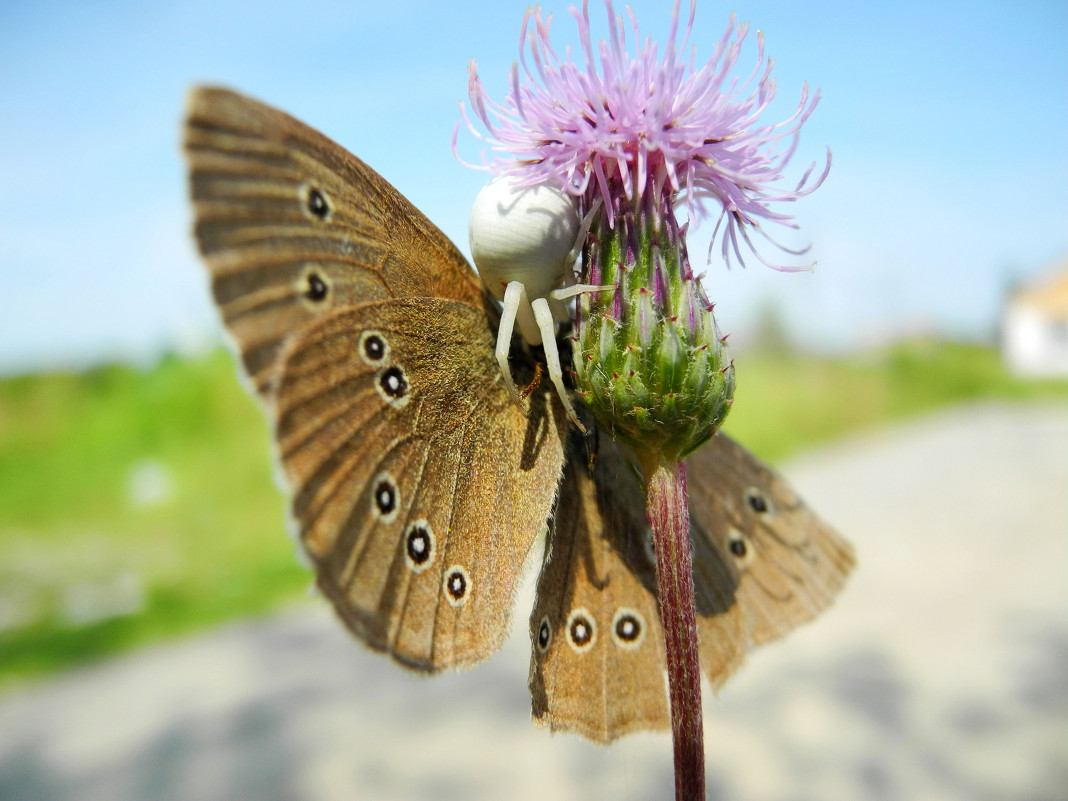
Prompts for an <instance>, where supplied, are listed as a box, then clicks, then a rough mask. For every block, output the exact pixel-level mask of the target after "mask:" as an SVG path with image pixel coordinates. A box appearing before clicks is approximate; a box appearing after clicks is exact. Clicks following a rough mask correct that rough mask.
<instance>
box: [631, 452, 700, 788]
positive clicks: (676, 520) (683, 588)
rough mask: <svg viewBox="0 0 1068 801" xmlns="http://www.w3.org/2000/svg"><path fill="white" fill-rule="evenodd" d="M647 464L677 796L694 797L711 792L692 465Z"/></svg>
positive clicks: (673, 463)
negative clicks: (693, 551)
mask: <svg viewBox="0 0 1068 801" xmlns="http://www.w3.org/2000/svg"><path fill="white" fill-rule="evenodd" d="M642 467H643V468H644V471H645V482H646V484H645V486H646V505H647V509H646V513H647V515H648V517H649V525H650V526H652V529H653V544H654V546H655V548H656V585H657V589H658V592H659V595H660V619H661V620H662V621H663V624H664V641H665V646H666V650H667V669H668V694H669V696H670V698H671V737H672V742H673V744H674V749H675V799H676V801H693V800H694V799H704V797H705V748H704V730H703V728H702V721H701V666H700V661H699V659H698V649H697V618H696V613H695V608H694V592H693V567H692V559H691V556H690V512H689V508H688V506H687V500H686V468H685V466H684V465H683V463H682V461H681V460H670V461H666V462H665V461H663V460H659V459H656V460H653V461H650V462H644V461H643V464H642Z"/></svg>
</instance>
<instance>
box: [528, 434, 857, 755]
mask: <svg viewBox="0 0 1068 801" xmlns="http://www.w3.org/2000/svg"><path fill="white" fill-rule="evenodd" d="M593 457H594V458H592V459H587V458H585V457H584V451H583V449H582V448H581V447H574V443H573V447H572V450H571V456H570V459H569V462H568V464H567V467H566V470H565V475H564V479H563V482H562V484H561V491H560V499H559V502H558V505H557V509H556V513H555V515H554V519H553V528H552V531H551V533H550V539H549V542H548V545H547V554H546V561H545V564H544V565H543V567H542V574H541V577H540V579H539V583H538V597H537V601H536V605H535V609H534V613H533V615H532V616H531V620H530V626H531V639H532V641H533V656H532V660H531V672H530V688H531V697H532V703H533V710H534V716H535V719H536V720H538V721H540V722H542V723H545V724H547V725H549V726H550V727H552V728H553V729H562V730H566V731H574V732H577V733H579V734H582V735H584V736H585V737H588V738H589V739H591V740H594V741H597V742H609V741H611V740H613V739H615V738H617V737H620V736H622V735H624V734H627V733H629V732H631V731H636V730H641V729H665V728H667V727H668V725H669V723H670V718H669V716H668V701H667V685H666V680H665V678H664V670H665V657H664V650H663V648H664V646H663V629H662V626H661V623H660V618H659V607H658V603H657V600H656V578H655V558H656V557H655V552H654V550H653V548H652V541H651V536H650V531H649V528H648V526H647V525H646V522H645V512H644V503H643V500H642V499H643V492H642V489H641V483H640V480H639V479H638V477H637V473H636V471H635V470H634V469H633V468H632V467H630V465H629V464H628V463H627V460H626V457H625V456H624V454H623V452H622V450H621V449H620V447H619V445H617V444H616V443H614V442H612V441H610V440H607V438H603V437H602V438H601V440H600V442H599V444H598V445H597V447H596V449H595V452H594V454H593ZM591 462H592V464H593V467H592V468H591V467H589V464H590V463H591ZM687 476H688V485H689V498H690V515H691V527H692V529H691V541H692V545H693V577H694V591H695V601H696V611H697V630H698V639H699V648H700V659H701V667H702V670H703V671H704V673H705V675H706V676H707V677H708V678H709V680H710V681H711V683H712V685H713V687H716V688H718V687H720V686H721V685H722V684H723V683H724V682H725V681H726V680H727V679H728V678H729V677H730V676H731V675H732V674H733V673H734V672H735V671H736V670H737V669H738V668H739V667H741V665H742V663H743V661H744V660H745V655H746V653H747V652H748V651H749V649H750V648H752V647H753V646H756V645H760V644H762V643H764V642H768V641H770V640H772V639H775V638H777V637H780V636H782V635H784V634H786V633H787V632H789V631H790V630H792V629H793V628H796V627H797V626H798V625H800V624H801V623H804V622H806V621H808V620H811V619H812V618H813V617H815V616H816V615H817V614H818V613H819V612H820V611H821V610H822V609H824V608H825V607H826V606H828V605H829V604H830V602H831V601H832V600H833V598H834V596H835V595H836V594H837V593H838V591H839V590H840V589H841V587H842V585H843V583H844V581H845V578H846V576H847V575H848V573H849V572H850V570H851V569H852V566H853V555H852V549H851V548H850V546H849V544H848V543H847V542H845V541H844V540H843V539H842V538H841V537H839V536H838V535H837V534H836V533H835V532H834V531H833V530H832V529H831V528H830V527H829V526H828V525H827V524H826V523H824V522H823V521H822V520H820V519H819V518H818V517H816V515H815V514H814V513H812V512H811V511H810V510H809V509H808V508H807V507H806V506H805V505H804V504H803V502H802V501H801V500H800V499H799V498H798V497H797V495H796V493H795V492H794V491H793V490H792V489H791V488H790V486H789V485H788V484H787V483H786V482H785V481H783V479H781V478H780V477H779V476H778V475H777V474H775V473H774V472H773V471H772V470H771V469H770V468H768V467H766V466H765V465H763V464H762V463H761V462H760V461H759V460H758V459H757V458H756V457H755V456H753V455H752V454H750V453H749V452H748V451H746V450H745V449H744V448H742V447H741V446H739V445H737V444H736V443H735V442H734V441H732V440H731V439H730V438H729V437H727V436H726V435H724V434H717V435H716V436H715V437H713V438H712V440H710V441H709V442H708V443H707V444H705V445H704V446H702V447H701V448H700V449H698V450H697V451H696V452H695V453H694V454H692V455H691V456H690V457H689V458H688V459H687ZM628 610H633V611H634V612H636V613H637V614H635V615H633V620H629V619H628V614H629V613H628ZM576 619H582V620H585V621H588V622H589V624H590V626H589V629H590V631H592V632H593V635H594V636H593V637H592V641H591V642H590V643H589V644H588V645H587V646H585V647H575V646H576V643H575V636H576V632H575V631H574V630H573V628H572V627H573V625H574V623H575V621H576ZM609 621H613V622H614V624H615V626H614V627H611V628H610V626H611V625H612V624H611V623H609ZM634 621H640V623H641V630H642V631H643V632H644V639H643V640H642V644H641V645H639V646H638V647H637V648H631V649H627V648H624V647H621V646H625V645H627V644H629V642H628V639H627V637H628V635H633V633H634V632H637V631H638V630H639V629H638V628H635V624H634ZM620 624H622V625H620ZM578 633H579V634H582V633H583V630H582V629H581V628H580V629H579V631H578ZM646 643H648V644H654V643H655V647H654V648H651V649H647V648H646V647H645V644H646Z"/></svg>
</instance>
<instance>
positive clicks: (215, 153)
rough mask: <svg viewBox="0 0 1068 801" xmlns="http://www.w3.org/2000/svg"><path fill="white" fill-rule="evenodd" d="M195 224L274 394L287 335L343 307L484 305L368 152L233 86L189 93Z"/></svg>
mask: <svg viewBox="0 0 1068 801" xmlns="http://www.w3.org/2000/svg"><path fill="white" fill-rule="evenodd" d="M185 149H186V154H187V157H188V159H189V164H190V172H191V189H192V195H193V206H194V212H195V231H196V238H197V243H198V245H199V247H200V251H201V254H202V255H203V257H204V260H205V262H206V263H207V265H208V268H209V270H210V272H211V283H212V292H213V294H214V297H215V301H216V303H217V304H218V306H219V309H220V311H221V313H222V317H223V321H224V322H225V323H226V326H227V328H228V330H229V331H230V333H231V334H232V336H233V337H234V339H235V340H236V342H237V345H238V347H239V348H240V352H241V357H242V361H243V363H244V366H245V368H246V371H247V372H248V374H249V376H250V378H251V379H252V383H253V386H254V387H255V388H256V390H257V392H258V393H259V395H260V396H261V398H263V399H264V400H265V401H268V402H270V401H271V400H272V399H273V388H274V382H275V381H276V379H277V368H278V357H279V354H280V352H281V347H282V345H283V343H284V342H285V340H286V339H287V338H289V337H291V336H293V335H294V334H295V333H296V332H298V331H299V330H301V328H302V327H303V326H304V325H306V324H307V323H308V322H309V321H311V320H313V319H316V318H317V317H319V316H321V315H322V314H325V313H327V312H329V311H331V310H332V309H336V308H342V307H345V306H348V305H352V304H356V303H364V302H367V301H370V300H376V299H385V298H390V297H414V296H430V297H440V298H451V299H455V300H459V301H462V302H467V303H470V304H473V305H477V304H480V303H481V300H480V296H481V294H482V289H481V284H480V282H479V279H478V277H477V276H476V275H475V274H474V272H473V271H472V270H471V268H470V267H469V266H468V264H467V262H466V261H465V260H464V258H463V256H462V255H461V254H460V252H459V251H458V250H457V249H456V248H455V247H454V246H453V245H452V243H451V242H450V241H449V240H448V238H447V237H445V236H444V235H443V234H442V233H441V232H440V231H438V229H437V228H435V227H434V226H433V224H431V223H430V222H429V221H428V220H427V219H426V217H424V216H423V215H422V213H420V212H419V211H418V210H417V209H416V208H415V207H414V206H412V205H411V204H410V203H409V202H408V201H407V200H405V199H404V197H403V196H401V194H400V193H399V192H397V191H396V190H395V189H394V188H393V187H392V186H390V185H389V184H388V183H387V182H386V181H385V180H384V179H383V178H382V177H381V176H379V175H378V174H377V173H376V172H375V171H374V170H372V169H371V168H369V167H368V166H367V165H366V164H364V163H363V162H362V161H360V160H359V159H357V158H356V157H355V156H353V155H351V154H350V153H348V152H347V151H345V150H344V149H343V148H341V147H340V146H338V145H336V144H335V143H333V142H331V141H330V140H329V139H327V138H326V137H324V136H322V135H321V134H320V133H318V132H317V131H315V130H313V129H312V128H309V127H308V126H306V125H304V124H302V123H300V122H298V121H297V120H295V119H293V118H292V117H290V116H288V115H287V114H284V113H282V112H281V111H278V110H276V109H273V108H271V107H269V106H266V105H263V104H262V103H258V102H256V101H255V100H251V99H249V98H247V97H243V96H241V95H238V94H236V93H234V92H230V91H227V90H225V89H213V88H201V89H197V90H194V91H193V92H192V94H191V95H190V99H189V111H188V117H187V121H186V128H185Z"/></svg>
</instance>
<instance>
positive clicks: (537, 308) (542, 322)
mask: <svg viewBox="0 0 1068 801" xmlns="http://www.w3.org/2000/svg"><path fill="white" fill-rule="evenodd" d="M531 306H532V308H533V309H534V319H535V320H537V321H538V328H540V329H541V344H542V347H543V348H544V349H545V363H546V366H547V367H548V368H549V378H550V379H552V382H553V386H555V387H556V394H557V395H559V396H560V402H561V403H563V404H564V410H565V411H566V412H567V416H568V417H569V418H570V419H571V422H572V423H574V424H575V425H577V426H578V427H579V431H581V432H582V433H583V434H585V433H586V427H585V426H584V425H582V423H580V422H579V419H578V415H577V414H575V407H574V406H572V405H571V398H570V397H569V396H568V393H567V387H565V386H564V372H563V370H562V369H561V367H560V351H559V350H558V349H557V347H556V320H554V319H553V313H552V310H551V309H550V308H549V301H547V300H546V299H545V298H537V299H536V300H535V301H534V302H533V303H532V304H531Z"/></svg>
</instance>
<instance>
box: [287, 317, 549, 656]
mask: <svg viewBox="0 0 1068 801" xmlns="http://www.w3.org/2000/svg"><path fill="white" fill-rule="evenodd" d="M490 345H491V342H490V332H489V329H488V327H487V322H486V315H485V313H484V312H482V311H481V310H478V309H475V308H472V307H470V306H467V305H466V304H463V303H458V302H456V301H451V300H443V299H440V298H412V299H407V300H387V301H376V302H374V303H366V304H361V305H359V306H354V307H351V308H345V309H339V310H337V311H335V312H333V313H331V314H329V315H326V316H325V317H323V318H322V319H321V320H319V321H317V322H316V323H315V324H313V325H311V326H309V327H308V328H306V329H305V330H304V331H303V332H302V333H301V335H300V336H299V337H298V338H297V339H296V340H294V341H293V342H292V343H291V345H290V346H289V348H288V349H287V352H286V354H285V359H284V366H283V369H282V373H281V376H282V377H281V379H280V385H279V390H278V404H277V412H278V419H277V439H278V445H279V450H280V456H281V461H282V464H283V467H284V471H285V474H286V477H287V479H288V481H289V483H290V485H291V490H292V495H293V512H294V515H295V517H296V519H297V523H298V525H299V529H300V537H301V541H302V543H303V545H304V547H305V550H306V551H307V552H308V554H309V555H310V556H311V558H312V561H313V562H314V563H315V566H316V572H317V574H318V583H319V586H320V588H321V589H322V590H323V592H324V594H326V595H327V596H328V597H329V598H330V599H331V600H332V601H333V603H334V605H335V607H336V608H337V609H338V612H339V613H340V614H341V617H342V618H343V619H344V620H345V621H346V623H347V624H348V625H349V626H350V627H351V628H352V629H353V631H355V632H356V633H357V634H358V635H360V636H361V637H362V638H363V639H364V640H366V641H367V642H368V644H370V645H371V646H372V647H374V648H376V649H379V650H387V651H389V652H390V653H392V654H393V655H394V657H395V658H396V659H397V660H398V661H400V662H402V663H404V664H407V665H409V666H412V667H416V668H420V669H426V670H438V669H441V668H445V667H455V666H460V665H466V664H470V663H473V662H477V661H480V660H482V659H484V658H486V657H487V656H488V655H489V654H491V653H493V651H495V650H496V649H497V648H498V647H499V645H500V644H501V642H502V641H503V639H504V636H505V634H506V631H507V626H508V622H509V617H510V612H511V604H512V598H513V595H514V593H515V589H516V584H517V581H518V579H519V573H520V569H521V567H522V564H523V562H524V559H525V558H526V555H527V553H528V551H529V550H530V547H531V545H532V544H533V542H534V540H535V538H536V537H537V535H538V533H539V531H540V530H541V528H542V526H543V524H544V522H545V518H546V516H547V513H548V510H549V509H550V508H551V505H552V501H553V498H554V497H555V494H556V484H557V479H558V477H559V475H560V470H561V463H562V459H563V448H562V446H561V444H560V431H561V427H562V425H563V422H562V420H561V418H560V415H559V414H558V407H554V406H553V405H551V404H550V401H551V398H550V396H549V395H547V394H546V393H545V392H536V393H535V394H534V395H533V396H532V399H533V402H532V404H531V406H532V411H531V414H530V415H529V416H524V415H523V413H522V412H521V411H520V410H519V409H518V408H517V407H516V406H515V405H514V404H513V403H512V401H511V399H510V398H509V397H508V395H507V394H506V393H505V391H504V389H503V387H502V386H501V377H500V372H499V370H498V368H497V365H496V362H495V361H494V360H493V358H492V349H491V347H490Z"/></svg>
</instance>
